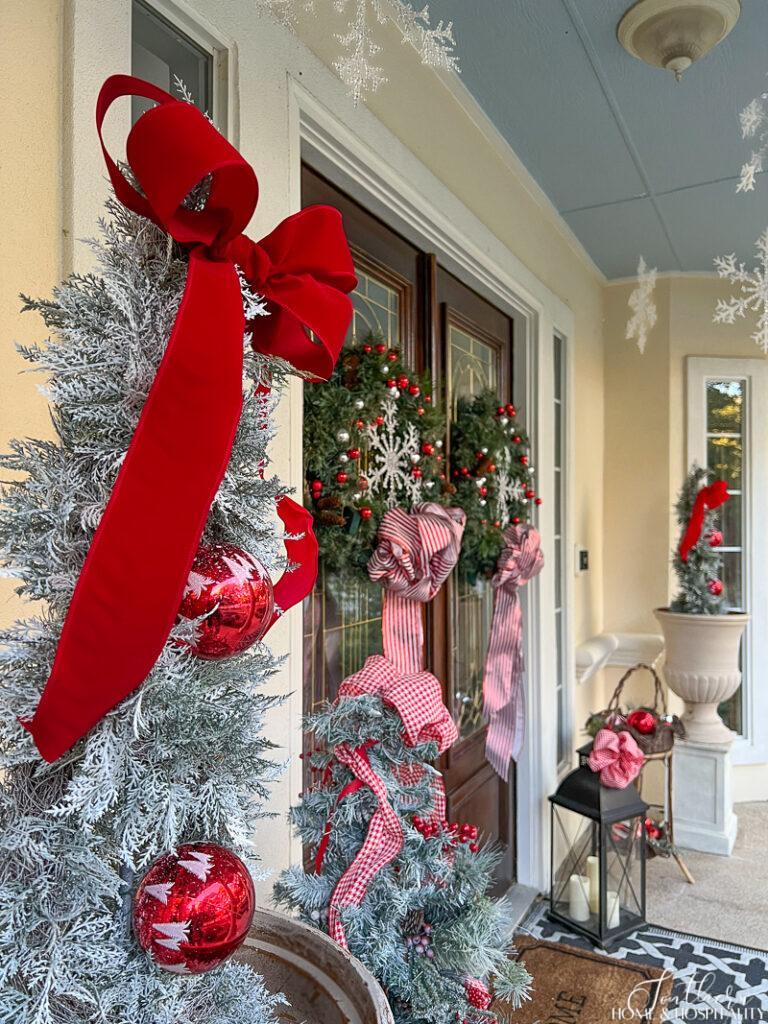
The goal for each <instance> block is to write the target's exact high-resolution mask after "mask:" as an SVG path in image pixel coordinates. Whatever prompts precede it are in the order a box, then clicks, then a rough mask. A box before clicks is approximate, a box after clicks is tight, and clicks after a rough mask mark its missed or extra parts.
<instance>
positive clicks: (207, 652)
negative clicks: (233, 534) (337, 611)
mask: <svg viewBox="0 0 768 1024" xmlns="http://www.w3.org/2000/svg"><path fill="white" fill-rule="evenodd" d="M274 608H275V600H274V592H273V589H272V580H271V579H270V578H269V576H268V575H267V572H266V570H265V569H264V567H263V566H262V565H261V563H260V562H258V561H257V559H255V558H254V557H253V555H249V554H248V552H247V551H243V550H242V548H238V547H235V546H234V544H212V545H202V546H201V547H200V548H199V549H198V552H197V555H195V560H194V562H193V563H192V570H191V572H190V574H189V579H188V580H187V587H186V590H185V591H184V596H183V598H182V600H181V608H180V609H179V615H180V617H181V618H183V619H197V618H200V616H203V615H204V616H206V617H205V619H203V621H202V622H201V623H200V626H199V631H198V638H197V640H196V641H195V642H194V643H191V644H190V647H191V649H192V651H193V653H194V654H196V655H197V656H198V657H200V658H206V659H208V660H215V659H217V658H229V657H231V656H232V655H233V654H241V653H242V652H243V651H245V650H247V649H248V648H249V647H250V646H251V645H252V644H255V643H256V642H257V640H261V638H262V637H263V636H264V634H265V633H266V631H267V629H268V628H269V624H270V622H271V620H272V614H273V612H274Z"/></svg>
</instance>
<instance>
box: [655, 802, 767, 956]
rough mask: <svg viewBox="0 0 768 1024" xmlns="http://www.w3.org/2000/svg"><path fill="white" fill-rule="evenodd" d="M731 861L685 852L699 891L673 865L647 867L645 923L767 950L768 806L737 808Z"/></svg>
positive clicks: (666, 862)
mask: <svg viewBox="0 0 768 1024" xmlns="http://www.w3.org/2000/svg"><path fill="white" fill-rule="evenodd" d="M735 811H736V814H737V816H738V819H739V832H738V837H737V839H736V846H735V848H734V851H733V854H732V856H730V857H714V856H712V855H711V854H706V853H695V852H693V851H690V850H688V851H682V852H683V856H684V858H685V862H686V864H687V865H688V867H689V869H690V871H691V873H692V874H693V877H694V878H695V879H696V884H695V885H689V884H688V883H687V882H686V881H685V879H684V878H683V876H682V874H681V873H680V870H679V868H678V867H677V865H676V864H675V862H674V860H672V859H670V860H665V859H663V858H661V857H655V858H654V859H653V860H651V861H649V862H648V877H647V887H646V891H647V900H648V907H647V915H646V916H647V919H648V921H650V922H651V923H652V924H657V925H661V926H662V927H664V928H674V929H675V930H677V931H681V932H689V933H691V934H693V935H704V936H707V937H708V938H712V939H719V940H720V941H721V942H736V943H740V944H741V945H744V946H753V947H756V948H757V949H765V950H768V803H749V804H738V805H737V807H736V808H735Z"/></svg>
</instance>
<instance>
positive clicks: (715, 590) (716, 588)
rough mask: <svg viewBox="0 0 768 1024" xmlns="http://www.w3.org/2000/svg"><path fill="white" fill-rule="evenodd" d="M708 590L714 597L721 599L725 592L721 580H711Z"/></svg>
mask: <svg viewBox="0 0 768 1024" xmlns="http://www.w3.org/2000/svg"><path fill="white" fill-rule="evenodd" d="M707 589H708V590H709V592H710V594H712V596H713V597H720V595H721V594H722V592H723V584H722V582H721V581H720V580H710V581H709V583H708V584H707Z"/></svg>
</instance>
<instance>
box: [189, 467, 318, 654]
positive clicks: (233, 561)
mask: <svg viewBox="0 0 768 1024" xmlns="http://www.w3.org/2000/svg"><path fill="white" fill-rule="evenodd" d="M320 488H321V489H322V484H321V485H320ZM313 493H314V494H315V495H319V494H320V490H318V489H315V488H313ZM274 610H275V600H274V592H273V589H272V580H271V579H270V578H269V576H268V575H267V571H266V569H265V568H264V566H263V565H262V564H261V563H260V562H259V561H258V559H256V558H254V557H253V555H249V554H248V552H247V551H243V549H242V548H238V547H235V545H234V544H210V545H208V544H203V545H201V546H200V548H198V551H197V554H196V555H195V560H194V562H193V563H192V568H191V569H190V572H189V578H188V580H187V586H186V589H185V590H184V595H183V597H182V599H181V607H180V608H179V617H180V618H183V619H198V618H200V617H201V616H205V618H204V619H203V620H202V622H201V623H200V625H199V627H198V635H197V639H196V640H195V641H193V642H190V643H189V647H190V649H191V650H192V652H193V653H194V654H196V655H197V656H198V657H199V658H204V659H206V660H207V661H215V660H217V659H219V658H230V657H232V655H235V654H241V653H242V652H243V651H245V650H247V649H248V648H249V647H251V646H252V645H253V644H255V643H256V642H257V641H258V640H261V638H262V637H263V636H264V634H265V633H266V632H267V630H268V629H269V624H270V622H271V621H272V614H273V612H274Z"/></svg>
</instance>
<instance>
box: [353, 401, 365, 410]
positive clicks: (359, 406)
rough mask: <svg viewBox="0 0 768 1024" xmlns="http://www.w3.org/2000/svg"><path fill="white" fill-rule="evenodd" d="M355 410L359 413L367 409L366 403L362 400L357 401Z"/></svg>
mask: <svg viewBox="0 0 768 1024" xmlns="http://www.w3.org/2000/svg"><path fill="white" fill-rule="evenodd" d="M355 408H356V409H357V410H358V412H359V411H360V409H364V408H365V402H364V401H363V400H362V398H356V399H355Z"/></svg>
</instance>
